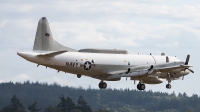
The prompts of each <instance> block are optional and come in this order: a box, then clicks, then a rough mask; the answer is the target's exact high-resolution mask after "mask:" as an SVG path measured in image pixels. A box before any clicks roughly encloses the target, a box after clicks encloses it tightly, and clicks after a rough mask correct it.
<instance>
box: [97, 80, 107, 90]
mask: <svg viewBox="0 0 200 112" xmlns="http://www.w3.org/2000/svg"><path fill="white" fill-rule="evenodd" d="M106 87H107V84H106V83H105V82H103V81H101V82H100V83H99V88H100V89H106Z"/></svg>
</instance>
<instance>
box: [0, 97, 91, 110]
mask: <svg viewBox="0 0 200 112" xmlns="http://www.w3.org/2000/svg"><path fill="white" fill-rule="evenodd" d="M59 99H60V102H59V103H58V104H57V106H56V107H52V106H51V105H49V106H47V107H46V108H44V112H92V109H91V108H90V106H89V105H88V104H87V102H86V101H85V99H84V98H83V97H82V96H81V95H80V96H79V99H78V101H77V103H76V104H75V103H74V102H73V101H72V99H71V98H70V97H67V98H65V97H64V96H63V95H62V96H61V97H59ZM36 105H37V101H35V102H34V103H33V104H30V105H28V107H27V108H26V107H25V106H24V105H23V103H21V101H20V100H19V99H18V98H17V97H16V95H13V96H12V98H11V100H10V105H8V106H5V107H3V108H2V109H1V110H0V112H39V111H41V110H42V108H37V107H36Z"/></svg>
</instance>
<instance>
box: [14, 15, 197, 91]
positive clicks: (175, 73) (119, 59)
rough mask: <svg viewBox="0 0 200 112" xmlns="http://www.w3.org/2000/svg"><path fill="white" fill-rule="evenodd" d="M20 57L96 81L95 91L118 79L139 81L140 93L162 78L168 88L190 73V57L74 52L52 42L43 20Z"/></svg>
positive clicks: (122, 51)
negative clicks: (147, 85) (32, 43)
mask: <svg viewBox="0 0 200 112" xmlns="http://www.w3.org/2000/svg"><path fill="white" fill-rule="evenodd" d="M17 54H18V55H19V56H21V57H22V58H24V59H26V60H28V61H30V62H33V63H36V64H37V66H39V65H43V66H46V67H49V68H53V69H56V70H57V71H58V72H59V71H63V72H68V73H72V74H76V75H77V77H78V78H80V77H81V76H82V75H85V76H89V77H92V78H96V79H99V80H100V83H99V88H100V89H105V88H106V87H107V83H106V82H105V81H119V80H120V79H121V77H130V79H131V80H134V81H135V80H139V83H138V84H137V89H138V90H144V89H145V84H159V83H162V82H163V81H164V79H166V80H167V81H168V84H167V85H166V88H167V89H170V88H171V85H170V83H171V81H172V80H177V79H180V78H181V77H182V79H183V78H184V76H185V75H187V74H189V73H190V72H192V73H194V71H193V70H191V69H189V68H190V67H192V66H189V65H188V62H189V58H190V55H187V58H186V61H185V62H183V61H180V60H179V59H178V58H176V57H174V56H167V55H166V54H165V53H162V54H161V55H160V56H158V55H151V54H150V55H138V54H137V55H134V54H129V53H128V52H127V51H126V50H116V49H81V50H75V49H72V48H69V47H65V46H63V45H61V44H60V43H58V42H57V41H56V40H54V38H53V35H52V33H51V30H50V27H49V23H48V21H47V18H46V17H42V18H41V19H40V20H39V22H38V27H37V32H36V36H35V42H34V46H33V51H32V52H17Z"/></svg>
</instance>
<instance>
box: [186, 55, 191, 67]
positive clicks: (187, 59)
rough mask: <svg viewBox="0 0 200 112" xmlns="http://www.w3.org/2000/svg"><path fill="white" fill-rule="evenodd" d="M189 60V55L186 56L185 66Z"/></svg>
mask: <svg viewBox="0 0 200 112" xmlns="http://www.w3.org/2000/svg"><path fill="white" fill-rule="evenodd" d="M189 60H190V55H189V54H188V55H187V58H186V61H185V65H188V62H189Z"/></svg>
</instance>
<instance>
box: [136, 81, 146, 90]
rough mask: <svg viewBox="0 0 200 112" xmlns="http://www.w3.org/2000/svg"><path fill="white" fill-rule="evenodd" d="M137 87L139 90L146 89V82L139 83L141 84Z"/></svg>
mask: <svg viewBox="0 0 200 112" xmlns="http://www.w3.org/2000/svg"><path fill="white" fill-rule="evenodd" d="M137 89H138V90H145V84H141V83H139V84H138V85H137Z"/></svg>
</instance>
